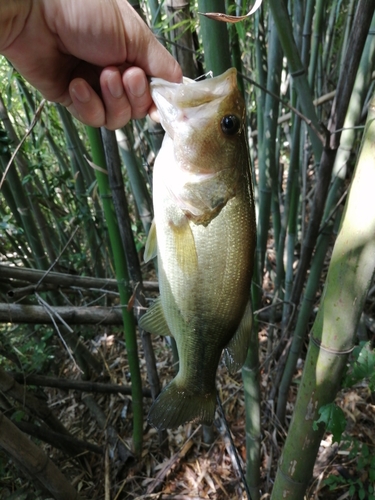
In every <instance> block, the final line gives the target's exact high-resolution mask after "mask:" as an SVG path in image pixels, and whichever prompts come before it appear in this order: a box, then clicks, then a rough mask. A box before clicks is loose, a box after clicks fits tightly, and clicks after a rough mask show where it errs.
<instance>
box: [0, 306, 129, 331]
mask: <svg viewBox="0 0 375 500" xmlns="http://www.w3.org/2000/svg"><path fill="white" fill-rule="evenodd" d="M53 310H54V311H56V313H57V314H58V315H59V316H61V318H62V319H63V320H64V321H65V322H66V323H68V324H70V325H119V326H120V325H122V315H121V309H114V308H111V307H100V306H92V307H72V306H56V307H53ZM56 322H57V323H59V320H58V319H57V320H56ZM0 323H17V324H19V323H32V324H51V323H52V319H51V317H50V315H49V314H48V312H47V311H46V310H45V308H44V307H42V306H31V305H23V304H4V303H3V304H0Z"/></svg>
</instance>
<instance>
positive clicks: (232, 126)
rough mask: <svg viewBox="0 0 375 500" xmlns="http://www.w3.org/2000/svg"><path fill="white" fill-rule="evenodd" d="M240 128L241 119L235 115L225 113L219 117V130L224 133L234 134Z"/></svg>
mask: <svg viewBox="0 0 375 500" xmlns="http://www.w3.org/2000/svg"><path fill="white" fill-rule="evenodd" d="M240 128H241V121H240V119H239V118H238V116H236V115H226V116H224V117H223V118H222V119H221V130H222V131H223V132H224V134H226V135H235V134H237V132H238V131H239V130H240Z"/></svg>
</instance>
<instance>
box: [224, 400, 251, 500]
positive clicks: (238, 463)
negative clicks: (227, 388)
mask: <svg viewBox="0 0 375 500" xmlns="http://www.w3.org/2000/svg"><path fill="white" fill-rule="evenodd" d="M216 400H217V404H218V406H219V409H220V414H221V418H222V420H223V422H224V427H225V430H226V432H227V434H228V437H229V441H230V445H231V447H232V450H233V454H234V456H235V457H236V463H237V467H238V470H239V472H240V476H241V480H242V482H243V484H244V486H245V490H246V494H247V499H248V500H251V494H250V490H249V486H248V484H247V481H246V478H245V474H244V472H243V470H242V466H241V462H240V457H239V456H238V450H237V448H236V446H235V444H234V441H233V437H232V433H231V431H230V429H229V425H228V422H227V419H226V418H225V414H224V409H223V405H222V404H221V399H220V396H219V394H217V395H216Z"/></svg>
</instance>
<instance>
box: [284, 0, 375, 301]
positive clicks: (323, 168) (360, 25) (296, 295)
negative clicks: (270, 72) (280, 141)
mask: <svg viewBox="0 0 375 500" xmlns="http://www.w3.org/2000/svg"><path fill="white" fill-rule="evenodd" d="M374 10H375V4H374V3H372V2H367V1H366V0H360V1H359V3H358V7H357V12H356V17H355V20H354V25H353V30H352V33H351V38H350V43H349V46H350V51H348V54H347V58H346V60H345V67H344V68H343V70H342V73H341V75H340V80H339V83H338V87H337V92H336V97H335V100H334V102H333V105H332V110H331V117H330V121H329V125H328V130H329V131H330V132H331V135H330V138H329V139H330V140H329V144H327V145H326V147H325V149H324V151H323V155H322V158H321V162H320V167H319V172H318V178H317V183H316V186H315V191H314V199H313V205H312V210H311V216H310V220H309V225H308V229H307V233H306V236H305V238H304V241H303V247H302V252H301V258H300V261H299V265H298V269H297V273H296V277H295V281H294V285H293V291H292V296H291V302H292V303H293V304H294V305H297V304H298V303H299V300H300V297H301V294H302V289H303V285H304V281H305V276H306V273H307V269H308V266H309V264H310V261H311V256H312V253H313V249H314V247H315V243H316V239H317V236H318V232H319V227H320V222H321V219H322V216H323V211H324V205H325V202H326V197H327V192H328V187H329V183H330V180H331V174H332V169H333V165H334V160H335V156H336V151H337V148H338V146H339V141H340V137H341V129H342V127H343V124H344V120H345V115H346V112H347V109H348V105H349V100H350V95H351V92H352V90H353V86H354V81H355V77H356V73H357V69H358V65H359V62H360V56H361V54H362V51H363V48H364V45H365V42H366V38H367V34H368V30H369V27H370V24H371V20H372V17H373V14H374Z"/></svg>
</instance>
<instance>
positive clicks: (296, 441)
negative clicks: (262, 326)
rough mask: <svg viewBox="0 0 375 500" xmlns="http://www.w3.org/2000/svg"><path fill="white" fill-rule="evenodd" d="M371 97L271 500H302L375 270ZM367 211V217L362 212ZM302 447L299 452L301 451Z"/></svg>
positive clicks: (374, 156)
mask: <svg viewBox="0 0 375 500" xmlns="http://www.w3.org/2000/svg"><path fill="white" fill-rule="evenodd" d="M374 137H375V97H374V98H373V100H372V102H371V106H370V109H369V115H368V119H367V125H366V129H365V134H364V138H363V142H362V149H361V152H360V156H359V158H358V162H357V165H356V169H355V173H354V176H353V181H352V185H351V188H350V192H349V196H348V199H347V203H346V206H345V211H344V214H343V217H342V223H341V227H340V231H339V234H338V237H337V240H336V243H335V246H334V249H333V253H332V258H331V263H330V266H329V269H328V275H327V280H326V284H325V287H324V292H323V297H322V303H321V307H320V309H319V312H318V315H317V317H316V320H315V322H314V326H313V329H312V332H311V336H310V344H309V349H308V353H307V358H306V361H305V368H304V372H303V375H302V379H301V383H300V390H299V392H298V397H297V402H296V405H295V411H294V415H293V419H292V422H291V425H290V429H289V432H288V436H287V440H286V443H285V446H284V450H283V454H282V457H281V461H280V466H279V470H278V472H277V476H276V481H275V485H274V488H273V492H272V496H271V499H272V500H273V499H274V500H279V499H280V498H286V499H288V500H300V499H301V498H302V497H303V494H304V492H305V489H306V486H307V484H308V481H309V480H310V477H311V474H312V470H313V466H314V462H315V458H316V454H317V452H318V448H319V444H320V440H321V438H322V436H323V432H324V427H323V426H322V425H320V426H319V430H314V429H313V423H314V421H316V420H317V419H318V411H319V408H321V407H322V406H323V405H325V404H328V403H331V402H332V401H334V399H335V397H336V394H337V391H338V389H339V387H340V383H341V379H342V375H343V372H344V369H345V367H346V362H347V358H348V354H349V353H350V352H351V350H352V348H353V346H354V342H355V337H356V331H357V326H358V323H359V320H360V316H361V313H362V310H363V306H364V303H365V299H366V296H367V293H368V290H369V289H370V286H371V283H372V279H373V276H374V271H375V238H374V234H375V210H374V204H373V186H374V185H375V147H374V144H375V142H374ZM364 214H366V216H364ZM301 450H303V453H301Z"/></svg>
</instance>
